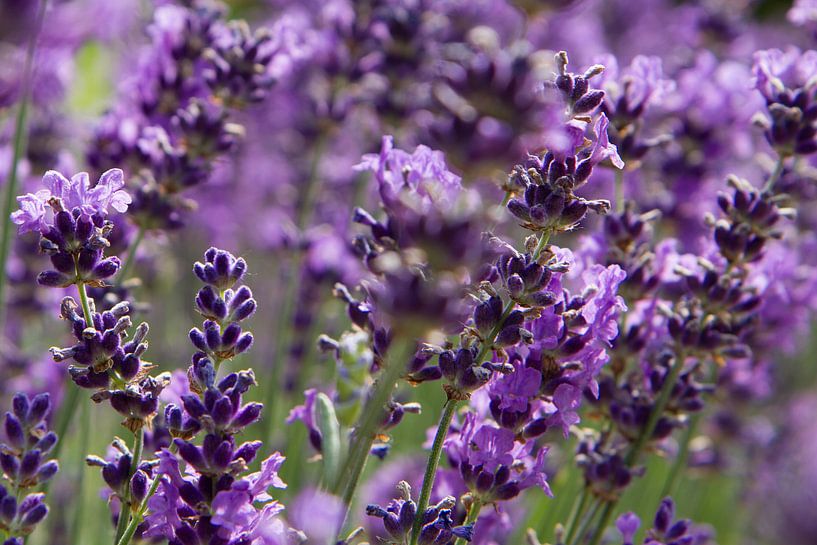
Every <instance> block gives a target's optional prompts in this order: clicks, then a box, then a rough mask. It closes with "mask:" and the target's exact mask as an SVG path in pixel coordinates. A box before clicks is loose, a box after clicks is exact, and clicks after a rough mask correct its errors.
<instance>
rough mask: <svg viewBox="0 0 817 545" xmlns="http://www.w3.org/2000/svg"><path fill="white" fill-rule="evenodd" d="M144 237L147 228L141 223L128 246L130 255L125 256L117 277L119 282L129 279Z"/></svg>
mask: <svg viewBox="0 0 817 545" xmlns="http://www.w3.org/2000/svg"><path fill="white" fill-rule="evenodd" d="M144 238H145V229H144V227H142V226H141V225H140V226H139V229H138V230H137V231H136V236H135V237H134V238H133V240H132V241H131V243H130V246H129V247H128V256H127V257H126V258H125V262H124V263H123V264H122V268H120V269H119V274H118V275H117V279H116V283H117V284H121V283H122V282H124V281H125V280H127V279H128V275H129V274H130V271H131V269H132V268H133V265H134V263H136V251H137V250H138V249H139V246H140V245H141V244H142V240H144Z"/></svg>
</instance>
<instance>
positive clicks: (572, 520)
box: [565, 486, 590, 543]
mask: <svg viewBox="0 0 817 545" xmlns="http://www.w3.org/2000/svg"><path fill="white" fill-rule="evenodd" d="M589 501H590V492H589V490H588V488H587V486H584V487H582V491H581V494H579V496H578V497H577V498H576V501H575V502H574V505H573V510H572V511H571V513H570V517H569V518H568V520H567V526H566V532H567V533H566V534H565V543H571V542H572V541H573V538H574V537H575V536H576V530H578V527H579V521H580V520H581V519H582V516H583V515H584V511H585V509H587V503H588V502H589Z"/></svg>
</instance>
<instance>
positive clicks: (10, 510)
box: [0, 495, 17, 524]
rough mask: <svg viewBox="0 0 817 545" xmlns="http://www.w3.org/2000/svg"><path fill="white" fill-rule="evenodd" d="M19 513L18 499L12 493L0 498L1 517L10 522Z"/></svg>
mask: <svg viewBox="0 0 817 545" xmlns="http://www.w3.org/2000/svg"><path fill="white" fill-rule="evenodd" d="M15 515H17V499H16V498H15V497H14V496H12V495H7V496H4V497H3V499H2V500H0V517H2V518H3V520H4V521H5V522H6V523H7V524H9V523H11V521H12V520H13V519H14V517H15Z"/></svg>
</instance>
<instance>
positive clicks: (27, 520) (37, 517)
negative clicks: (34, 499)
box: [20, 503, 48, 528]
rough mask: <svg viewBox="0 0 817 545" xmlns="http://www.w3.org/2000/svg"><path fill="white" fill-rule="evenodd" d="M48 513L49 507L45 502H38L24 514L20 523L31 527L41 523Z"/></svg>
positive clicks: (24, 526)
mask: <svg viewBox="0 0 817 545" xmlns="http://www.w3.org/2000/svg"><path fill="white" fill-rule="evenodd" d="M47 514H48V507H47V506H46V505H45V504H44V503H38V504H37V505H35V506H34V507H32V508H31V509H29V510H28V511H26V513H25V515H23V518H22V520H21V521H20V525H21V526H22V527H23V528H30V527H32V526H34V525H36V524H39V523H40V522H41V521H42V520H43V519H44V518H45V516H46V515H47Z"/></svg>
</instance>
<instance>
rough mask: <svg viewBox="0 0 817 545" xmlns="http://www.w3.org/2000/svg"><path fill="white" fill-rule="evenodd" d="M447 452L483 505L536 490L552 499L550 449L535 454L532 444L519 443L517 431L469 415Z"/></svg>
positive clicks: (446, 447)
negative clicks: (547, 470)
mask: <svg viewBox="0 0 817 545" xmlns="http://www.w3.org/2000/svg"><path fill="white" fill-rule="evenodd" d="M445 449H446V452H447V453H448V456H449V459H450V460H451V462H452V463H453V464H454V466H455V467H457V468H458V470H459V472H460V475H461V477H462V479H463V480H464V481H465V484H466V486H467V487H468V489H469V490H470V491H471V494H472V495H474V496H475V497H477V498H479V499H480V501H481V502H482V504H483V505H485V504H488V503H493V502H497V501H507V500H510V499H512V498H515V497H516V496H518V495H519V493H520V492H522V491H523V490H525V489H526V488H530V487H532V486H537V487H539V488H541V489H542V490H543V491H544V492H545V493H546V494H548V495H551V492H550V487H549V486H548V483H547V480H546V478H547V476H546V475H545V455H546V454H547V451H548V447H540V448H539V449H538V450H536V451H535V453H534V450H535V445H534V444H533V442H532V441H529V442H527V443H524V444H520V443H517V442H516V441H515V434H514V433H513V431H511V430H508V429H505V428H497V427H495V426H493V425H491V424H490V423H488V422H486V421H482V420H481V419H480V417H479V416H477V414H476V413H473V412H469V413H467V414H466V415H465V417H464V419H463V422H462V426H461V427H460V430H459V432H458V433H457V434H455V435H450V436H449V437H448V438H447V439H446V442H445ZM512 467H513V468H514V470H513V471H512V470H511V468H512Z"/></svg>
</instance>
